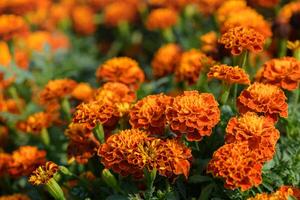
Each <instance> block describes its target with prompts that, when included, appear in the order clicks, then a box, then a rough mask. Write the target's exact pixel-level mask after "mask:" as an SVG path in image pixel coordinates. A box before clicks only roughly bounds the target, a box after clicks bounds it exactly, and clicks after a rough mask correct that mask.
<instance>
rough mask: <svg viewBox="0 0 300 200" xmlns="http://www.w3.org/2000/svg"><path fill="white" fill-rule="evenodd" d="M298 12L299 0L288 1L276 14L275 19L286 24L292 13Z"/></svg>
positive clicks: (299, 7) (299, 10)
mask: <svg viewBox="0 0 300 200" xmlns="http://www.w3.org/2000/svg"><path fill="white" fill-rule="evenodd" d="M298 12H300V2H299V1H295V2H290V3H288V4H286V5H284V6H283V7H282V8H281V10H280V12H279V14H278V16H277V19H278V21H279V22H280V23H283V24H288V23H289V22H290V20H291V18H292V16H293V14H294V13H298Z"/></svg>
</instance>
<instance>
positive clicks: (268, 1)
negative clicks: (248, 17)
mask: <svg viewBox="0 0 300 200" xmlns="http://www.w3.org/2000/svg"><path fill="white" fill-rule="evenodd" d="M251 2H252V3H253V4H255V5H258V6H261V7H266V8H272V7H274V6H276V5H277V4H278V3H279V0H251Z"/></svg>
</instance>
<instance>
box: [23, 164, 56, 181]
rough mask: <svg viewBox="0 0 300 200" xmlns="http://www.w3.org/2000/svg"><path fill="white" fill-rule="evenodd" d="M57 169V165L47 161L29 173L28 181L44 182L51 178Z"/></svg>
mask: <svg viewBox="0 0 300 200" xmlns="http://www.w3.org/2000/svg"><path fill="white" fill-rule="evenodd" d="M57 171H58V165H57V164H55V163H54V162H51V161H48V162H46V163H45V164H44V165H41V166H39V167H38V168H37V169H36V170H34V171H33V172H32V173H31V175H30V177H29V179H28V182H29V183H30V184H32V185H43V184H46V183H48V182H49V180H50V179H51V178H53V176H54V175H55V174H56V172H57Z"/></svg>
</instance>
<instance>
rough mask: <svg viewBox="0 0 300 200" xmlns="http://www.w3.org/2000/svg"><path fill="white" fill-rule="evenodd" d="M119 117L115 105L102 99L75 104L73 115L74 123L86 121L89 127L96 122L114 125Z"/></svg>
mask: <svg viewBox="0 0 300 200" xmlns="http://www.w3.org/2000/svg"><path fill="white" fill-rule="evenodd" d="M119 117H120V113H119V112H118V110H117V107H116V106H115V105H114V104H113V103H109V102H104V101H91V102H88V103H81V104H80V105H79V106H77V108H76V111H75V113H74V115H73V122H74V123H87V125H88V128H89V129H93V128H95V127H96V125H97V124H102V125H103V126H109V127H112V126H114V125H115V124H116V123H117V121H118V119H119Z"/></svg>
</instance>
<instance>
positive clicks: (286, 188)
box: [278, 186, 300, 200]
mask: <svg viewBox="0 0 300 200" xmlns="http://www.w3.org/2000/svg"><path fill="white" fill-rule="evenodd" d="M291 190H292V191H293V194H292V195H293V197H295V198H296V199H297V200H298V199H300V189H299V188H295V187H293V186H281V187H280V188H279V189H278V191H280V192H281V193H286V194H287V193H289V194H290V193H291ZM290 195H291V194H290Z"/></svg>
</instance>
